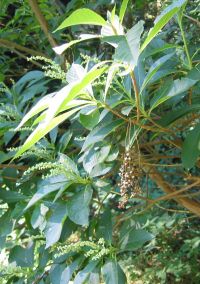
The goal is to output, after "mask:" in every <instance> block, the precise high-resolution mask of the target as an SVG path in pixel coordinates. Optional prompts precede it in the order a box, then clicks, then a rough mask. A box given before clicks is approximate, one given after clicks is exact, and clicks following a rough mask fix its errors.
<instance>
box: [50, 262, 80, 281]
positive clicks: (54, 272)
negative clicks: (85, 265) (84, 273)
mask: <svg viewBox="0 0 200 284" xmlns="http://www.w3.org/2000/svg"><path fill="white" fill-rule="evenodd" d="M82 261H83V256H80V257H78V258H77V259H76V260H75V261H73V262H72V263H71V264H70V265H68V266H67V267H66V264H57V265H54V266H53V267H52V268H51V270H50V273H49V275H50V279H51V284H58V283H59V284H68V283H69V281H70V279H71V278H72V275H73V273H74V272H75V271H76V270H77V269H78V267H79V266H80V264H81V263H82Z"/></svg>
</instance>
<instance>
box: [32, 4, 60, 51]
mask: <svg viewBox="0 0 200 284" xmlns="http://www.w3.org/2000/svg"><path fill="white" fill-rule="evenodd" d="M28 2H29V5H30V6H31V9H32V11H33V13H34V14H35V16H36V18H37V20H38V22H39V24H40V26H41V29H42V30H43V32H44V34H45V35H46V37H47V38H48V41H49V43H50V45H51V46H52V47H55V46H57V45H58V44H57V43H56V41H55V40H54V38H53V37H52V35H51V33H50V32H49V27H48V23H47V21H46V19H45V17H44V16H43V14H42V12H41V10H40V7H39V5H38V3H37V0H28Z"/></svg>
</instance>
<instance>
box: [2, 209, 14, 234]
mask: <svg viewBox="0 0 200 284" xmlns="http://www.w3.org/2000/svg"><path fill="white" fill-rule="evenodd" d="M12 213H13V212H11V211H7V212H6V213H4V214H3V215H2V216H1V217H0V236H1V237H3V236H7V235H9V234H10V233H11V232H12V230H13V227H14V220H13V218H12Z"/></svg>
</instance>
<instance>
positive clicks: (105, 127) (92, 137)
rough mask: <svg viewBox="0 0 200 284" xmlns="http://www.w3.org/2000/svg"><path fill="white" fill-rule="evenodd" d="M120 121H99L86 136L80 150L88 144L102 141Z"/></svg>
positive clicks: (84, 148) (83, 149)
mask: <svg viewBox="0 0 200 284" xmlns="http://www.w3.org/2000/svg"><path fill="white" fill-rule="evenodd" d="M122 123H123V121H122V120H121V119H118V120H115V121H111V122H107V123H100V124H99V125H98V126H96V127H95V128H94V129H93V130H92V131H91V132H90V133H89V135H88V136H87V138H86V140H85V142H84V144H83V148H82V151H85V150H86V149H87V148H88V147H89V146H90V145H93V144H95V143H96V142H99V141H102V140H103V139H104V138H105V137H106V136H107V135H108V134H110V133H111V132H113V131H115V130H116V128H118V127H119V126H120V125H121V124H122Z"/></svg>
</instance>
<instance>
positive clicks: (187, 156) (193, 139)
mask: <svg viewBox="0 0 200 284" xmlns="http://www.w3.org/2000/svg"><path fill="white" fill-rule="evenodd" d="M199 155H200V124H198V125H196V126H195V128H194V129H193V130H191V131H190V132H189V134H188V135H187V136H186V139H185V141H184V143H183V150H182V162H183V166H184V167H185V168H186V169H191V168H192V167H193V166H194V165H195V163H196V160H197V158H198V157H199Z"/></svg>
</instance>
